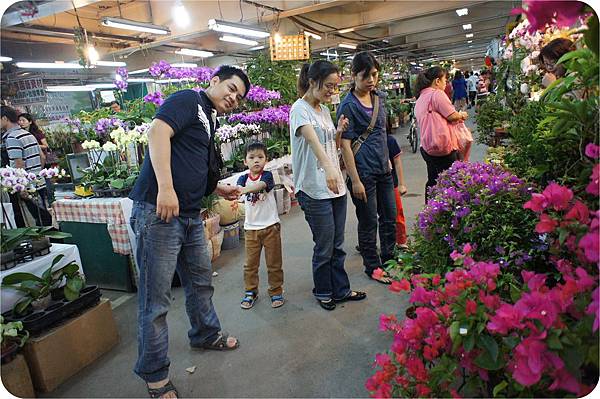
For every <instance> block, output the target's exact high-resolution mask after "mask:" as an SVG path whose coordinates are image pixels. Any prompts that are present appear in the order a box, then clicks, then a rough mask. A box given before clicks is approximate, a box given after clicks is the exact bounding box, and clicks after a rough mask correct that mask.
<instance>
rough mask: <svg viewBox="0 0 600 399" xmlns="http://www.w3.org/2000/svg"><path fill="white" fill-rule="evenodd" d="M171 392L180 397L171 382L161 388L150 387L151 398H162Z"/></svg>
mask: <svg viewBox="0 0 600 399" xmlns="http://www.w3.org/2000/svg"><path fill="white" fill-rule="evenodd" d="M169 392H173V393H175V396H176V397H179V393H178V392H177V389H176V388H175V386H174V385H173V383H172V382H171V381H169V382H167V383H166V384H165V385H163V386H162V387H160V388H150V387H148V395H150V397H151V398H160V397H162V396H164V395H165V394H167V393H169Z"/></svg>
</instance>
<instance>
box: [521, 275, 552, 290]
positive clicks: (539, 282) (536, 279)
mask: <svg viewBox="0 0 600 399" xmlns="http://www.w3.org/2000/svg"><path fill="white" fill-rule="evenodd" d="M521 277H523V281H524V282H525V284H527V288H529V291H531V292H533V291H540V289H541V288H542V287H545V284H546V275H544V274H536V273H534V272H528V271H526V270H522V271H521Z"/></svg>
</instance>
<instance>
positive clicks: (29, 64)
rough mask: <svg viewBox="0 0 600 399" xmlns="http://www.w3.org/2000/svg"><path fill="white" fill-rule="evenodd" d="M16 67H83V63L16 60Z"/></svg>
mask: <svg viewBox="0 0 600 399" xmlns="http://www.w3.org/2000/svg"><path fill="white" fill-rule="evenodd" d="M15 65H16V66H17V67H18V68H36V69H83V65H80V64H75V63H70V62H17V63H16V64H15Z"/></svg>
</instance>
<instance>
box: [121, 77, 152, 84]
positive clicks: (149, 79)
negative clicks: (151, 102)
mask: <svg viewBox="0 0 600 399" xmlns="http://www.w3.org/2000/svg"><path fill="white" fill-rule="evenodd" d="M127 81H128V82H140V83H141V82H154V79H151V78H129V79H127Z"/></svg>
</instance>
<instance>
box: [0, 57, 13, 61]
mask: <svg viewBox="0 0 600 399" xmlns="http://www.w3.org/2000/svg"><path fill="white" fill-rule="evenodd" d="M9 61H12V58H10V57H2V56H0V62H9Z"/></svg>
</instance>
